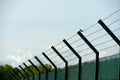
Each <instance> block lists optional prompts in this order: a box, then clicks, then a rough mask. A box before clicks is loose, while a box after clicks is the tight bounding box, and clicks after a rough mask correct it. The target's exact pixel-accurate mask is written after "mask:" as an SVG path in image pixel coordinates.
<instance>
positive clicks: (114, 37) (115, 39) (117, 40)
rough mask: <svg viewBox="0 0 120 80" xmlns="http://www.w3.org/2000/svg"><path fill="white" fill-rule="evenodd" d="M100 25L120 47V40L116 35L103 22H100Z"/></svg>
mask: <svg viewBox="0 0 120 80" xmlns="http://www.w3.org/2000/svg"><path fill="white" fill-rule="evenodd" d="M98 23H99V24H100V25H101V26H102V27H103V28H104V30H105V31H106V32H107V33H108V34H109V35H110V36H111V37H112V38H113V40H114V41H115V42H116V43H117V44H118V45H119V46H120V40H119V39H118V38H117V37H116V36H115V35H114V33H113V32H112V31H111V30H110V29H109V28H108V27H107V26H106V25H105V23H104V22H103V21H102V20H99V21H98Z"/></svg>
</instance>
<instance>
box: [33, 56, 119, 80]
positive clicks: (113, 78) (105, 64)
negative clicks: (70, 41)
mask: <svg viewBox="0 0 120 80" xmlns="http://www.w3.org/2000/svg"><path fill="white" fill-rule="evenodd" d="M99 71H100V72H99V80H119V58H115V59H110V60H106V61H101V62H100V64H99ZM35 80H38V79H37V78H36V79H35ZM41 80H45V75H42V76H41ZM48 80H54V72H50V73H49V77H48ZM57 80H65V70H64V69H63V70H61V71H58V75H57ZM68 80H78V65H75V66H71V67H69V69H68ZM82 80H95V62H87V63H84V64H82Z"/></svg>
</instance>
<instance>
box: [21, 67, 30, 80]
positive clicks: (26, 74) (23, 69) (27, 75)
mask: <svg viewBox="0 0 120 80" xmlns="http://www.w3.org/2000/svg"><path fill="white" fill-rule="evenodd" d="M19 67H20V68H21V69H22V70H23V72H24V73H25V75H26V76H27V80H29V74H28V73H27V72H26V71H25V70H24V69H23V68H22V67H21V66H20V65H19Z"/></svg>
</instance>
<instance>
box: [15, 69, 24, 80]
mask: <svg viewBox="0 0 120 80" xmlns="http://www.w3.org/2000/svg"><path fill="white" fill-rule="evenodd" d="M15 69H16V70H17V71H18V72H19V73H20V75H21V76H22V78H23V80H25V76H24V75H23V74H22V73H21V71H20V70H19V69H18V68H15Z"/></svg>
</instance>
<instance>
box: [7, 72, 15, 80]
mask: <svg viewBox="0 0 120 80" xmlns="http://www.w3.org/2000/svg"><path fill="white" fill-rule="evenodd" d="M11 74H12V73H11V72H8V73H7V77H5V79H6V78H8V79H10V80H11V79H13V80H16V78H15V77H14V76H11Z"/></svg>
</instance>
